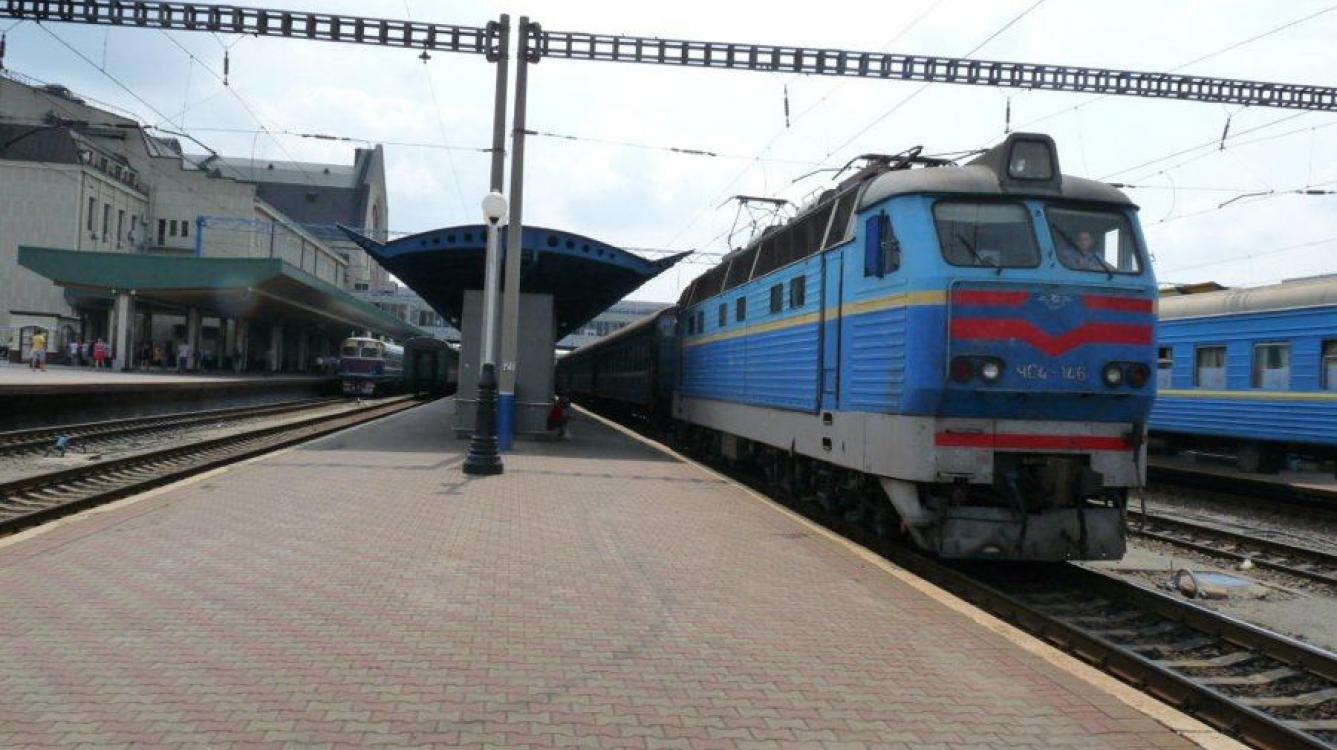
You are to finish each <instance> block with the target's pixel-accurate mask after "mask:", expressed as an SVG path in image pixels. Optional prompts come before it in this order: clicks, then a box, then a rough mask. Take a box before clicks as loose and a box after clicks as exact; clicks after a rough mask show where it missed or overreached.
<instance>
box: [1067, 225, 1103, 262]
mask: <svg viewBox="0 0 1337 750" xmlns="http://www.w3.org/2000/svg"><path fill="white" fill-rule="evenodd" d="M1059 253H1060V255H1061V256H1062V260H1063V265H1065V266H1067V267H1068V268H1073V269H1076V270H1079V271H1104V270H1107V265H1106V263H1105V259H1104V258H1102V257H1100V250H1099V249H1097V248H1096V240H1095V238H1094V237H1092V236H1091V233H1090V232H1087V231H1085V230H1083V231H1080V232H1078V233H1077V236H1076V238H1075V239H1074V240H1073V241H1072V242H1071V243H1068V242H1064V243H1061V245H1060V247H1059Z"/></svg>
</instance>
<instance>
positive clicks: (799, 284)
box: [789, 276, 807, 310]
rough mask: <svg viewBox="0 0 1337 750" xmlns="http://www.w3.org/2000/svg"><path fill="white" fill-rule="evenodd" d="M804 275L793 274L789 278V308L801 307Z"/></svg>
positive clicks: (805, 278)
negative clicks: (792, 276) (793, 275)
mask: <svg viewBox="0 0 1337 750" xmlns="http://www.w3.org/2000/svg"><path fill="white" fill-rule="evenodd" d="M806 281H807V277H806V276H795V277H794V278H792V279H790V280H789V308H790V309H791V310H792V309H793V308H795V307H803V292H804V289H803V287H804V284H805V282H806Z"/></svg>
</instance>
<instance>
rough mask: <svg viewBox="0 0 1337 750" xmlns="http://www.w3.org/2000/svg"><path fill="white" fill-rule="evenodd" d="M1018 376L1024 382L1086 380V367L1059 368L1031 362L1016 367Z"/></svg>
mask: <svg viewBox="0 0 1337 750" xmlns="http://www.w3.org/2000/svg"><path fill="white" fill-rule="evenodd" d="M1016 373H1017V376H1018V377H1020V378H1021V379H1022V380H1071V381H1076V382H1080V381H1084V380H1086V375H1087V372H1086V366H1085V365H1059V366H1057V367H1054V366H1050V365H1044V364H1040V363H1039V362H1029V363H1023V364H1019V365H1017V367H1016Z"/></svg>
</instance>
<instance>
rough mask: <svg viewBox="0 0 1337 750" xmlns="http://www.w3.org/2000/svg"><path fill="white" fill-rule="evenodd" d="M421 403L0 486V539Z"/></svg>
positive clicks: (403, 402) (400, 402) (379, 407)
mask: <svg viewBox="0 0 1337 750" xmlns="http://www.w3.org/2000/svg"><path fill="white" fill-rule="evenodd" d="M420 403H422V402H421V401H418V400H416V399H413V398H412V397H409V396H405V397H401V398H397V399H393V400H391V401H388V402H382V403H379V404H374V405H370V406H365V407H362V408H358V409H353V410H349V411H343V412H339V413H336V414H324V415H319V416H315V417H310V418H307V419H301V420H298V421H295V422H289V423H287V424H281V425H274V426H270V427H263V428H259V429H254V430H248V431H246V432H240V433H237V434H234V435H227V436H224V437H219V438H213V439H209V440H203V441H200V442H196V443H191V444H189V445H183V446H177V447H173V448H167V449H163V450H157V451H152V452H149V453H142V454H139V455H135V456H129V457H126V458H121V459H115V460H111V461H100V462H97V463H90V464H87V465H84V466H78V467H74V468H71V469H65V470H62V471H56V472H51V473H47V474H41V475H37V476H32V477H25V478H22V479H17V480H14V481H11V482H5V483H3V484H0V534H9V533H13V532H15V531H18V530H21V529H24V528H27V527H29V526H34V525H37V524H40V523H45V522H47V521H49V520H52V519H54V518H57V517H60V516H63V515H67V514H69V513H74V512H77V511H80V510H83V509H85V508H90V507H93V506H95V505H100V504H102V503H105V502H109V501H111V500H114V499H116V498H119V497H124V496H127V495H131V494H135V493H138V492H143V491H144V490H147V489H149V488H152V487H156V486H158V485H162V484H166V483H168V482H173V481H176V480H178V479H182V478H185V477H187V476H190V475H191V474H198V473H200V472H203V471H207V470H209V469H213V468H216V467H218V466H222V465H225V464H229V463H234V462H236V461H240V460H242V459H245V458H249V457H251V456H255V455H258V454H261V453H266V452H269V451H272V450H276V449H278V448H282V447H285V446H288V445H293V444H295V443H300V442H304V441H307V440H311V439H313V438H317V437H320V436H322V435H327V434H329V433H332V432H336V431H338V430H342V429H345V428H348V427H352V426H354V425H357V424H362V423H364V422H369V421H372V420H374V419H379V418H381V417H385V416H389V415H391V414H395V413H397V412H401V411H404V410H405V409H411V408H413V407H414V406H417V405H418V404H420Z"/></svg>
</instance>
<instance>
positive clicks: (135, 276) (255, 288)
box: [18, 245, 426, 339]
mask: <svg viewBox="0 0 1337 750" xmlns="http://www.w3.org/2000/svg"><path fill="white" fill-rule="evenodd" d="M18 260H19V265H21V266H23V267H25V268H27V269H29V270H31V271H33V272H34V273H38V274H41V275H42V276H45V277H46V278H48V279H50V280H51V281H53V282H54V283H56V284H57V285H59V286H63V287H66V288H67V289H71V290H77V291H82V292H94V293H105V294H111V293H115V292H125V291H129V292H133V293H134V294H135V297H136V299H138V300H140V301H145V302H150V303H156V304H160V305H163V306H167V307H178V308H186V307H198V308H200V309H202V310H204V311H205V313H206V314H213V315H222V316H226V317H231V318H245V319H249V320H262V319H265V320H274V321H276V322H278V321H289V320H291V321H304V322H309V323H317V324H321V325H326V326H329V325H335V326H349V327H353V328H361V329H367V330H370V331H372V332H373V333H378V334H385V335H389V336H393V337H395V338H401V339H402V338H408V337H410V336H422V335H426V334H424V332H423V331H422V330H421V329H419V328H417V327H416V326H413V325H410V324H409V323H406V322H404V321H402V320H400V319H399V318H396V317H395V316H393V315H391V314H390V313H388V312H386V311H384V310H382V309H380V308H379V307H376V306H375V305H372V304H370V303H367V302H363V301H362V300H360V299H357V298H356V297H354V296H352V295H351V294H348V293H347V292H345V291H343V290H342V289H340V288H338V287H336V286H334V285H333V284H330V283H328V282H326V281H321V280H320V279H318V278H316V277H315V276H312V275H311V274H309V273H307V272H305V271H302V270H301V269H298V268H294V267H293V266H291V265H290V264H288V263H285V262H284V261H282V260H280V259H278V258H196V257H178V256H171V255H143V254H130V253H102V252H85V251H80V250H61V249H56V248H49V247H30V246H26V245H23V246H20V247H19V258H18Z"/></svg>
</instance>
